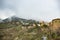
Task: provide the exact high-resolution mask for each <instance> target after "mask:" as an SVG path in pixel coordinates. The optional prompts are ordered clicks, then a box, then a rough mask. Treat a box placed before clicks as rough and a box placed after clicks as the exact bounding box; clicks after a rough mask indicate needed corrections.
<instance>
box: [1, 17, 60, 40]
mask: <svg viewBox="0 0 60 40" xmlns="http://www.w3.org/2000/svg"><path fill="white" fill-rule="evenodd" d="M2 21H3V22H1V23H0V40H42V36H45V37H47V40H52V39H53V40H60V31H59V29H58V30H56V31H53V30H52V29H51V27H52V26H50V24H49V23H46V22H39V21H36V20H27V19H22V18H19V17H15V16H13V17H11V18H7V19H4V20H2ZM48 24H49V25H48Z"/></svg>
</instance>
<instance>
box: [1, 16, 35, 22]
mask: <svg viewBox="0 0 60 40" xmlns="http://www.w3.org/2000/svg"><path fill="white" fill-rule="evenodd" d="M12 21H15V22H17V21H18V22H34V21H35V20H32V19H30V20H27V19H23V18H19V17H16V16H12V17H8V18H6V19H4V20H2V19H0V23H6V22H12Z"/></svg>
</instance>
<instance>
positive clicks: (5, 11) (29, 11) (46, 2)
mask: <svg viewBox="0 0 60 40" xmlns="http://www.w3.org/2000/svg"><path fill="white" fill-rule="evenodd" d="M2 4H3V6H2V7H3V8H2V13H0V14H1V15H2V16H3V17H2V16H1V17H2V18H6V17H9V16H11V15H16V16H18V17H21V18H26V19H35V20H39V19H43V20H45V21H49V20H51V19H53V18H57V17H60V15H59V7H58V2H57V1H56V0H5V1H4V0H3V2H2Z"/></svg>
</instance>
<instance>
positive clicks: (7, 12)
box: [0, 9, 15, 19]
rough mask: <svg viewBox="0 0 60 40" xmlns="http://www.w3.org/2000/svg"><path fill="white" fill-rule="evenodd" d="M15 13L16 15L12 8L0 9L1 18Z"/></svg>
mask: <svg viewBox="0 0 60 40" xmlns="http://www.w3.org/2000/svg"><path fill="white" fill-rule="evenodd" d="M13 15H15V12H14V11H11V10H10V9H5V10H0V18H1V19H5V18H8V17H10V16H13Z"/></svg>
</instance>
